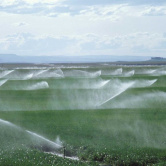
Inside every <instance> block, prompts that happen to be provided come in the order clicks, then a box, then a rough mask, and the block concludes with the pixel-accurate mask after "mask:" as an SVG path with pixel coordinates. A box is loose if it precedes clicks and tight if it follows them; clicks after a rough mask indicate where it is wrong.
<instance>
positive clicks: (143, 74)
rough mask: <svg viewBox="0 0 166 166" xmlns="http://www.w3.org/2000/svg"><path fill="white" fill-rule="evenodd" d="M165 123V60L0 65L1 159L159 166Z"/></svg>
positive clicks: (165, 154) (164, 157) (165, 145)
mask: <svg viewBox="0 0 166 166" xmlns="http://www.w3.org/2000/svg"><path fill="white" fill-rule="evenodd" d="M165 126H166V67H165V66H111V65H103V64H96V65H90V64H86V65H81V64H80V65H78V64H77V65H73V64H72V65H69V64H66V65H54V66H53V65H52V66H51V67H50V66H49V65H45V66H39V65H36V66H30V67H28V66H20V67H19V65H18V66H17V65H15V66H14V65H11V66H10V65H7V66H5V65H4V66H3V67H1V69H0V142H1V144H0V165H2V166H9V165H10V166H11V165H12V166H18V165H20V166H22V165H25V166H26V165H27V166H32V165H34V166H36V165H43V166H46V165H48V166H53V165H59V166H65V165H66V166H68V165H73V166H75V165H78V166H79V165H80V166H81V165H85V166H86V165H90V166H91V165H92V166H93V165H101V166H104V165H105V166H106V165H107V166H109V165H119V166H120V165H122V166H137V165H140V166H142V165H156V166H158V165H161V166H164V165H166V127H165ZM64 147H65V158H64Z"/></svg>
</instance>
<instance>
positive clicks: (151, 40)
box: [0, 32, 166, 55]
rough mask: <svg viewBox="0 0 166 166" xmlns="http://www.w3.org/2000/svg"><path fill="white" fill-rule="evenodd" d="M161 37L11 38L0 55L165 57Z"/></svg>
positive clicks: (0, 47) (3, 41) (3, 43)
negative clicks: (7, 52)
mask: <svg viewBox="0 0 166 166" xmlns="http://www.w3.org/2000/svg"><path fill="white" fill-rule="evenodd" d="M165 43H166V39H165V38H164V37H163V34H149V33H147V32H144V33H142V32H138V33H131V34H129V35H122V36H115V37H110V36H99V35H96V34H86V35H79V36H34V35H32V34H14V35H10V36H7V37H6V38H3V39H1V40H0V52H5V51H6V50H10V51H11V50H12V51H13V52H15V53H17V54H22V55H27V54H29V55H34V54H36V55H43V54H44V55H91V54H94V55H104V54H107V55H108V54H111V55H124V54H125V55H144V54H145V53H146V54H156V52H159V53H160V54H161V55H164V54H165V49H163V46H162V45H163V44H165Z"/></svg>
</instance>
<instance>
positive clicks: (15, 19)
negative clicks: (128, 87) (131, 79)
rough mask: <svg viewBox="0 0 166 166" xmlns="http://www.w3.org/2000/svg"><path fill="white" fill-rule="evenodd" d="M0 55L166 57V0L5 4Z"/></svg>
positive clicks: (15, 0) (10, 0) (16, 0)
mask: <svg viewBox="0 0 166 166" xmlns="http://www.w3.org/2000/svg"><path fill="white" fill-rule="evenodd" d="M0 27H1V28H0V53H8V54H10V53H14V54H18V55H61V56H63V55H69V56H70V55H77V56H78V55H80V56H81V55H130V56H165V57H166V1H165V0H146V1H145V0H134V1H133V0H3V1H0Z"/></svg>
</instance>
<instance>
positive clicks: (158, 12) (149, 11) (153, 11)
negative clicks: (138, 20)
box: [142, 6, 166, 16]
mask: <svg viewBox="0 0 166 166" xmlns="http://www.w3.org/2000/svg"><path fill="white" fill-rule="evenodd" d="M142 15H145V16H162V15H166V6H150V7H146V9H145V11H143V12H142Z"/></svg>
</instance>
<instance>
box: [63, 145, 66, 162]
mask: <svg viewBox="0 0 166 166" xmlns="http://www.w3.org/2000/svg"><path fill="white" fill-rule="evenodd" d="M65 155H66V148H65V146H64V147H63V157H64V159H65Z"/></svg>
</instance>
